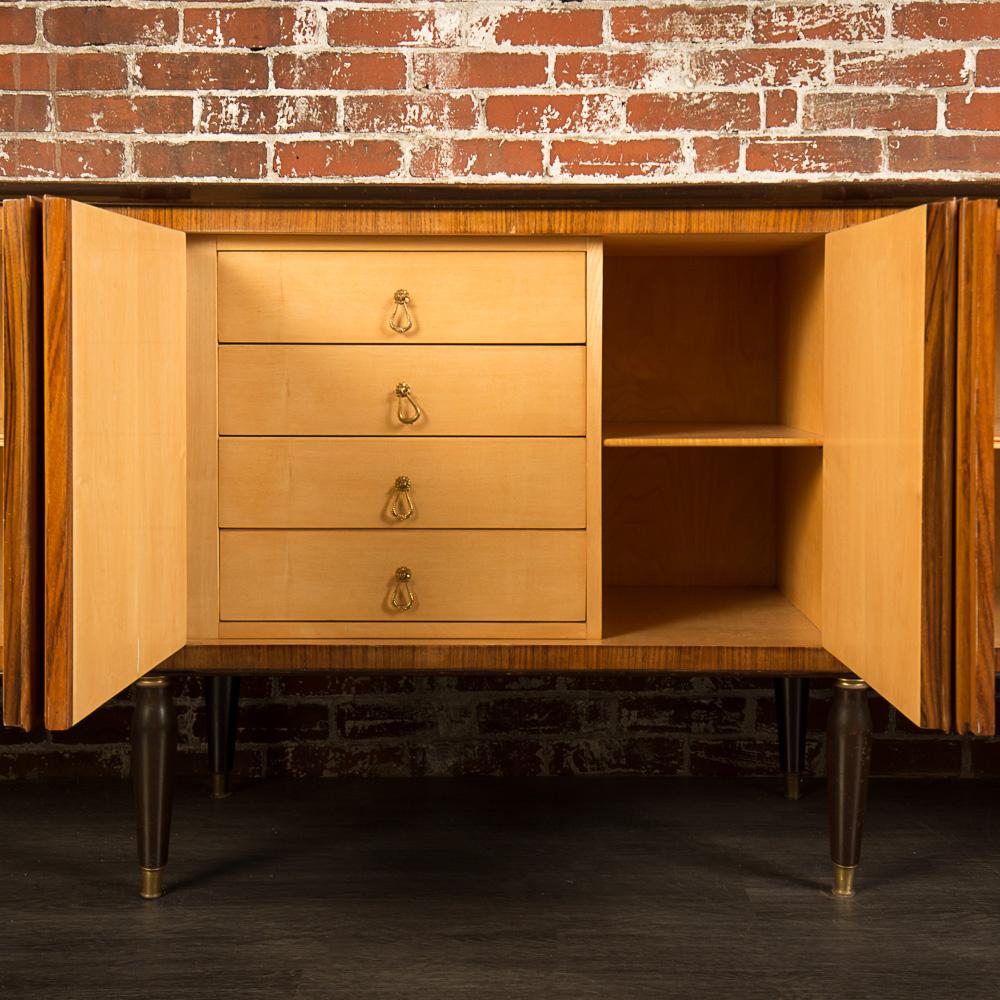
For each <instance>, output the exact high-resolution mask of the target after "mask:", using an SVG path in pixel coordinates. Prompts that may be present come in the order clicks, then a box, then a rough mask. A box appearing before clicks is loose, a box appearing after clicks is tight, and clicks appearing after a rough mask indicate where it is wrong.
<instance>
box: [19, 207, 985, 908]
mask: <svg viewBox="0 0 1000 1000" xmlns="http://www.w3.org/2000/svg"><path fill="white" fill-rule="evenodd" d="M996 231H997V209H996V204H995V203H994V202H989V201H962V202H959V201H956V200H945V201H939V202H934V203H931V204H927V205H917V206H914V207H908V208H895V207H893V208H877V207H863V208H822V209H817V208H807V207H800V208H789V209H778V208H771V209H763V208H757V209H695V208H690V209H655V210H653V209H650V210H645V209H642V208H628V209H600V208H589V209H587V208H583V209H566V208H559V207H552V208H544V207H542V208H538V207H531V208H516V207H498V208H490V207H483V208H476V209H461V210H459V209H448V208H439V209H434V208H419V209H406V208H401V207H386V208H381V209H364V208H349V207H348V208H340V209H336V208H320V209H317V208H273V209H266V208H261V209H239V208H190V207H188V208H182V207H178V208H172V207H141V206H139V207H136V206H133V207H117V208H113V209H109V208H98V207H94V206H92V205H88V204H83V203H80V202H72V201H68V200H65V199H62V198H46V199H45V200H44V202H42V201H40V200H37V199H32V198H22V199H12V200H9V201H6V202H4V206H3V251H4V254H3V257H4V267H3V275H4V279H3V280H4V284H3V295H4V310H3V315H4V328H5V380H4V381H5V428H4V429H5V449H4V468H5V474H4V483H5V491H4V539H3V540H4V577H3V581H4V615H3V629H4V636H3V638H4V719H5V722H6V723H7V724H8V725H20V726H23V727H26V728H29V727H32V726H36V725H40V724H42V723H43V722H44V724H45V725H46V726H48V727H49V728H52V729H63V728H67V727H69V726H71V725H73V724H75V723H76V722H78V721H79V720H80V719H82V718H83V717H85V716H86V715H88V714H89V713H90V712H92V711H93V710H94V709H96V708H97V707H99V706H100V705H102V704H103V703H104V702H106V701H107V700H108V699H109V698H111V697H113V696H114V695H116V694H117V693H118V692H120V691H121V690H122V689H124V688H125V687H127V686H128V685H130V684H132V683H134V682H136V681H137V680H138V679H139V678H143V677H146V675H149V677H147V679H146V680H145V681H142V682H140V684H139V686H138V688H137V693H138V698H137V725H136V733H137V736H136V740H137V742H136V754H137V756H136V771H137V774H138V775H139V779H140V780H139V807H140V818H141V820H142V822H141V823H140V857H141V859H142V867H143V868H144V870H145V875H144V878H145V879H146V882H145V887H146V889H147V894H148V895H155V894H157V892H158V890H159V878H160V872H161V871H162V868H163V864H164V863H165V861H166V832H167V825H168V821H169V788H168V786H169V757H170V753H171V747H170V741H171V735H170V734H171V724H172V723H171V719H172V708H171V706H170V704H169V692H168V690H167V689H166V687H165V686H164V684H163V683H162V682H161V681H162V677H163V674H164V673H166V672H169V671H172V670H195V671H207V672H222V673H224V672H226V671H239V672H246V671H247V670H248V669H252V670H260V671H282V672H289V671H297V670H302V671H333V670H348V669H349V670H409V671H413V670H425V669H435V670H442V669H443V670H455V671H462V670H471V671H532V670H548V671H551V670H619V671H698V672H706V673H708V672H711V673H722V672H735V671H739V672H744V673H746V672H759V673H761V674H771V675H773V674H781V675H790V676H798V677H808V676H810V675H815V674H833V673H839V674H844V675H845V677H844V679H843V680H842V681H841V682H839V683H838V686H837V688H836V695H835V699H834V709H833V712H832V718H831V737H832V743H831V746H830V753H829V758H830V767H831V775H832V779H831V782H830V788H831V807H832V808H831V830H832V833H833V857H834V861H835V865H836V869H835V872H836V875H837V888H838V890H839V891H840V892H842V893H844V894H846V893H848V892H850V891H851V887H852V881H853V874H854V870H855V868H856V866H857V861H858V855H859V852H860V828H861V818H862V815H863V805H864V787H865V783H866V780H867V760H868V753H869V747H870V723H869V722H868V721H867V707H866V698H867V689H866V686H865V685H868V684H870V685H871V686H872V687H873V688H875V689H876V690H877V691H878V692H879V693H880V694H882V695H883V696H884V697H885V698H887V699H888V700H889V701H890V702H891V703H892V704H893V705H895V706H896V707H897V708H898V709H899V710H900V711H901V712H902V713H903V714H904V715H906V716H907V718H909V719H911V720H912V721H913V722H914V723H916V724H917V725H920V726H925V727H930V728H936V729H943V730H955V731H959V732H975V733H984V732H992V731H993V726H994V720H993V683H994V682H993V677H994V671H995V669H996V667H995V654H994V633H993V620H994V603H993V602H994V592H995V589H994V579H993V577H994V574H993V546H994V536H995V511H994V502H993V497H994V474H995V471H996V469H997V468H1000V467H998V466H996V465H995V462H994V457H993V456H994V440H995V439H994V429H993V428H994V421H995V416H994V402H993V378H994V364H995V360H994V358H995V343H996V339H997V338H996V335H995V328H994V305H993V303H994V285H995V282H996V280H997V256H996ZM216 714H217V715H218V716H219V717H223V716H225V714H226V710H225V709H220V711H219V712H217V713H216ZM164 811H166V815H164ZM150 873H153V874H150Z"/></svg>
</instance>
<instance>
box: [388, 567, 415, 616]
mask: <svg viewBox="0 0 1000 1000" xmlns="http://www.w3.org/2000/svg"><path fill="white" fill-rule="evenodd" d="M412 579H413V574H412V573H411V572H410V570H409V569H408V568H407V567H406V566H400V567H399V569H397V570H396V585H395V586H394V587H393V588H392V606H393V607H394V608H395V609H396V610H397V611H409V610H410V608H412V607H413V604H414V601H416V598H415V597H414V596H413V591H412V590H411V589H410V580H412Z"/></svg>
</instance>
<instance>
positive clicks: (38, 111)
mask: <svg viewBox="0 0 1000 1000" xmlns="http://www.w3.org/2000/svg"><path fill="white" fill-rule="evenodd" d="M48 126H49V98H48V97H47V96H46V95H44V94H0V132H44V131H45V130H46V129H47V128H48Z"/></svg>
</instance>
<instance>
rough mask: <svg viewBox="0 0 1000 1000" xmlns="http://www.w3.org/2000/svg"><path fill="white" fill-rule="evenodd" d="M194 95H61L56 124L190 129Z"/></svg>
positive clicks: (73, 128)
mask: <svg viewBox="0 0 1000 1000" xmlns="http://www.w3.org/2000/svg"><path fill="white" fill-rule="evenodd" d="M193 103H194V102H193V100H192V98H190V97H170V96H167V95H164V96H162V97H131V98H130V97H115V96H110V95H109V96H104V97H93V96H91V95H89V94H87V95H79V96H74V95H62V94H60V95H57V96H56V124H57V127H58V128H59V130H60V131H62V132H145V133H148V134H151V135H152V134H156V133H163V132H171V133H173V132H190V131H191V126H192V120H193V110H192V109H193Z"/></svg>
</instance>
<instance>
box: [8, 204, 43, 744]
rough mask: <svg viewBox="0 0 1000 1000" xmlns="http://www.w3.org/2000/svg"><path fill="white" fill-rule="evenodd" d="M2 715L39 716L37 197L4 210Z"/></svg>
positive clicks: (15, 721) (22, 721)
mask: <svg viewBox="0 0 1000 1000" xmlns="http://www.w3.org/2000/svg"><path fill="white" fill-rule="evenodd" d="M0 226H2V252H0V257H2V259H3V270H2V277H0V300H2V316H0V321H2V323H3V352H4V365H3V379H4V421H3V433H4V439H3V656H4V663H3V721H4V724H5V725H7V726H20V727H21V728H22V729H33V728H34V727H35V726H36V725H38V724H40V723H41V721H42V718H41V717H42V561H43V554H42V545H41V511H42V502H41V500H42V483H41V462H42V203H41V202H40V201H39V200H38V199H36V198H17V199H12V200H10V201H5V202H4V203H3V211H2V223H0Z"/></svg>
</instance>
